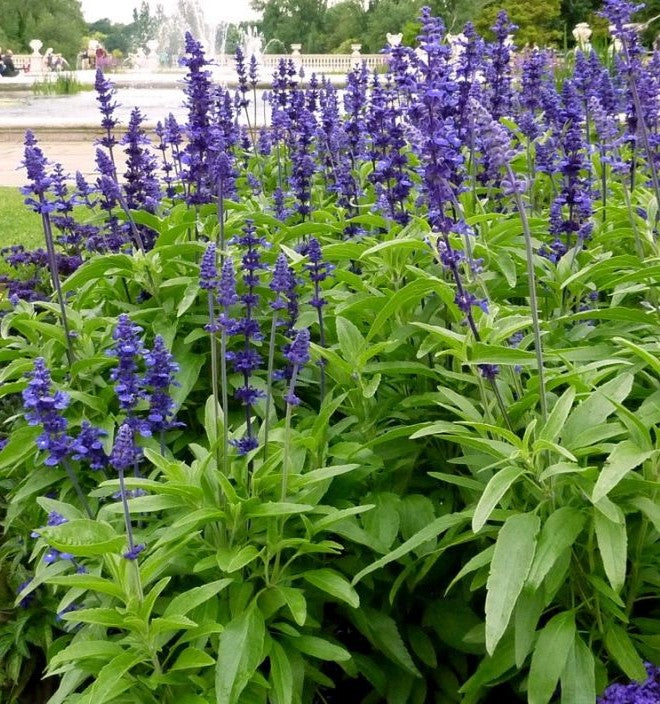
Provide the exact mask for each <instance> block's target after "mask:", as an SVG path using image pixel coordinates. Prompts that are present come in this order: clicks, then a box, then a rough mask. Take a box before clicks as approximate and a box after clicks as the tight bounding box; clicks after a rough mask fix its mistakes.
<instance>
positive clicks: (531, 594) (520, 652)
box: [513, 585, 545, 668]
mask: <svg viewBox="0 0 660 704" xmlns="http://www.w3.org/2000/svg"><path fill="white" fill-rule="evenodd" d="M544 601H545V594H544V593H543V590H542V589H532V588H531V587H530V586H528V585H526V586H525V587H523V590H522V592H521V593H520V596H519V597H518V601H517V602H516V609H515V613H514V615H513V628H514V641H515V647H516V667H517V668H521V667H522V666H523V664H524V662H525V659H526V658H527V656H528V655H529V651H530V650H531V649H532V644H533V643H534V636H535V635H536V626H537V625H538V622H539V619H540V618H541V614H542V613H543V607H544Z"/></svg>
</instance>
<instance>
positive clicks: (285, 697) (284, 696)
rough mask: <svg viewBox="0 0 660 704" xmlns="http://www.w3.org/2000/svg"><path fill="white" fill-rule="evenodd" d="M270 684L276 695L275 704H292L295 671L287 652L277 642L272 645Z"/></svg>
mask: <svg viewBox="0 0 660 704" xmlns="http://www.w3.org/2000/svg"><path fill="white" fill-rule="evenodd" d="M269 658H270V682H271V687H272V688H273V694H274V695H275V701H274V703H273V704H292V702H293V670H292V668H291V662H290V661H289V656H288V655H287V654H286V650H284V648H283V647H282V646H281V645H280V644H279V643H278V642H277V641H275V640H274V641H272V642H271V645H270V654H269Z"/></svg>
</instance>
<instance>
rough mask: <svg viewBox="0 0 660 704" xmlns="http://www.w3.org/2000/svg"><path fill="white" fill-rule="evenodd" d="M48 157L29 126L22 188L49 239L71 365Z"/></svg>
mask: <svg viewBox="0 0 660 704" xmlns="http://www.w3.org/2000/svg"><path fill="white" fill-rule="evenodd" d="M46 164H47V161H46V157H45V156H44V154H43V152H42V151H41V149H40V148H39V146H38V145H37V140H36V138H35V136H34V134H32V132H31V131H30V130H28V131H27V132H26V133H25V158H24V161H23V165H24V166H25V168H26V170H27V176H28V179H29V184H28V185H27V186H25V187H23V188H22V189H21V192H22V193H23V194H24V195H25V196H26V198H25V203H26V205H28V206H29V207H30V208H31V209H32V210H34V212H35V213H39V215H41V224H42V227H43V232H44V239H45V240H46V252H47V253H48V269H49V271H50V277H51V281H52V284H53V290H54V291H55V295H56V296H57V302H58V304H59V307H60V315H61V317H62V327H63V329H64V340H65V347H66V355H67V358H68V361H69V366H72V365H73V362H74V361H75V355H74V353H73V344H72V340H71V331H70V329H69V319H68V317H67V313H66V306H65V304H64V295H63V293H62V286H61V284H60V273H59V268H58V265H57V256H56V254H55V242H54V239H53V228H52V225H51V220H50V213H51V212H52V211H53V208H54V206H53V204H52V203H50V202H49V201H48V199H47V198H46V194H47V193H48V192H49V190H50V187H51V184H52V183H53V181H52V179H51V178H50V177H49V176H48V175H47V173H46Z"/></svg>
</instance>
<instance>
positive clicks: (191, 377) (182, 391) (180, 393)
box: [170, 345, 205, 410]
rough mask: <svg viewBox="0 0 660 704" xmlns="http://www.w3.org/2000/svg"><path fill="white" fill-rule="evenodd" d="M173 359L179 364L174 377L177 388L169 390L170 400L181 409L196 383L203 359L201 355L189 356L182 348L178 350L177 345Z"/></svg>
mask: <svg viewBox="0 0 660 704" xmlns="http://www.w3.org/2000/svg"><path fill="white" fill-rule="evenodd" d="M173 353H174V357H175V358H176V360H177V362H178V364H179V371H178V373H177V375H176V380H177V384H178V385H177V386H175V387H174V388H172V389H171V392H170V393H171V396H172V400H173V401H174V405H175V407H176V408H177V410H178V409H179V408H181V404H182V403H183V402H184V401H185V400H186V399H187V398H188V394H189V393H190V392H191V391H192V388H193V386H195V384H196V383H197V379H198V377H199V373H200V371H201V370H202V367H203V366H204V361H205V357H204V356H203V355H197V354H190V352H184V351H183V346H181V349H179V345H176V346H175V349H174V350H173Z"/></svg>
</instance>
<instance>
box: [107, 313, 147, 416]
mask: <svg viewBox="0 0 660 704" xmlns="http://www.w3.org/2000/svg"><path fill="white" fill-rule="evenodd" d="M141 332H142V328H141V327H140V326H139V325H136V324H135V323H133V322H132V321H131V319H130V318H129V317H128V315H126V314H125V313H122V314H121V315H120V316H119V319H118V321H117V327H116V328H115V329H114V331H113V333H112V339H113V340H114V341H115V345H114V347H113V348H112V350H111V351H110V352H109V354H111V355H112V356H114V357H117V361H118V364H117V367H116V368H115V369H113V370H112V372H111V374H110V378H111V379H112V380H113V381H114V382H115V393H116V395H117V398H118V399H119V407H120V408H121V409H122V410H124V411H126V412H127V413H129V414H130V413H132V412H133V411H134V409H135V406H136V405H137V403H138V401H139V400H140V399H141V398H143V396H144V392H143V390H142V381H141V379H140V377H139V375H138V359H140V358H142V357H143V356H144V354H145V349H144V346H143V345H142V342H141V340H140V333H141Z"/></svg>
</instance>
